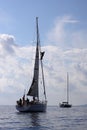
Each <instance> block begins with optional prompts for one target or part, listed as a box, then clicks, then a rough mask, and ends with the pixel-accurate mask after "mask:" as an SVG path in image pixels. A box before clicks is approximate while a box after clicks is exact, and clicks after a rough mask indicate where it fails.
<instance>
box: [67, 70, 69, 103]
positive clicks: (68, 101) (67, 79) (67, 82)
mask: <svg viewBox="0 0 87 130" xmlns="http://www.w3.org/2000/svg"><path fill="white" fill-rule="evenodd" d="M67 102H68V103H69V75H68V72H67Z"/></svg>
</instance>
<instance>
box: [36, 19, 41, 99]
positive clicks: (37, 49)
mask: <svg viewBox="0 0 87 130" xmlns="http://www.w3.org/2000/svg"><path fill="white" fill-rule="evenodd" d="M36 38H37V39H36V42H37V43H36V44H37V46H36V62H37V67H36V69H38V75H37V76H38V77H37V79H38V81H37V82H38V83H37V88H38V97H37V98H38V100H39V86H38V84H39V42H40V41H39V28H38V17H36Z"/></svg>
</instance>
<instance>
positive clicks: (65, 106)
mask: <svg viewBox="0 0 87 130" xmlns="http://www.w3.org/2000/svg"><path fill="white" fill-rule="evenodd" d="M59 106H60V107H62V108H70V107H72V105H71V104H69V103H67V102H66V103H60V104H59Z"/></svg>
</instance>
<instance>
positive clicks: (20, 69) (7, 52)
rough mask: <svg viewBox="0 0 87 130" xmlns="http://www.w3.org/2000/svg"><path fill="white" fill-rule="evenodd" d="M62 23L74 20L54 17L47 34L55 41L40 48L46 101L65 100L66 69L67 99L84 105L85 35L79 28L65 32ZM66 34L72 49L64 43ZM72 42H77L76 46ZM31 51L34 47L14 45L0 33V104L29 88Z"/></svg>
mask: <svg viewBox="0 0 87 130" xmlns="http://www.w3.org/2000/svg"><path fill="white" fill-rule="evenodd" d="M66 23H67V24H69V23H70V24H71V23H72V24H74V23H78V21H77V20H73V19H72V18H71V17H64V18H62V19H61V20H57V21H56V23H55V26H54V28H53V29H52V30H51V31H50V33H49V40H50V42H52V41H54V42H55V43H56V44H55V45H52V44H51V45H48V46H44V47H42V50H45V52H46V53H45V56H44V73H45V84H46V91H47V99H48V104H51V105H58V103H59V102H61V101H63V100H65V97H66V73H67V72H69V77H70V101H71V102H72V104H86V103H87V87H86V86H87V62H86V61H87V48H86V34H85V35H84V31H81V30H80V33H79V31H78V30H77V31H74V32H72V33H68V31H66V27H65V26H66ZM57 36H58V37H57ZM68 37H69V41H71V43H70V45H72V46H73V48H70V45H69V43H67V42H66V41H67V39H68ZM84 39H85V40H84ZM76 43H79V47H78V45H77V44H76ZM82 43H84V44H83V46H82ZM61 44H62V45H63V46H62V45H61ZM66 46H67V47H66ZM84 46H85V48H84ZM62 47H64V48H62ZM65 47H66V48H68V49H66V48H65ZM34 51H35V47H34V46H18V45H16V44H15V38H14V36H12V35H7V34H4V35H3V34H1V35H0V94H1V97H0V104H15V102H16V100H17V99H18V98H20V96H22V94H23V92H24V89H27V90H28V89H29V87H30V84H31V81H32V76H33V63H34ZM10 97H11V98H10ZM2 101H3V102H2ZM8 101H9V102H8Z"/></svg>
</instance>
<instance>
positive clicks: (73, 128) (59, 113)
mask: <svg viewBox="0 0 87 130" xmlns="http://www.w3.org/2000/svg"><path fill="white" fill-rule="evenodd" d="M0 130H87V106H85V107H72V108H59V107H58V106H48V107H47V112H44V113H19V112H17V111H16V109H15V106H0Z"/></svg>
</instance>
